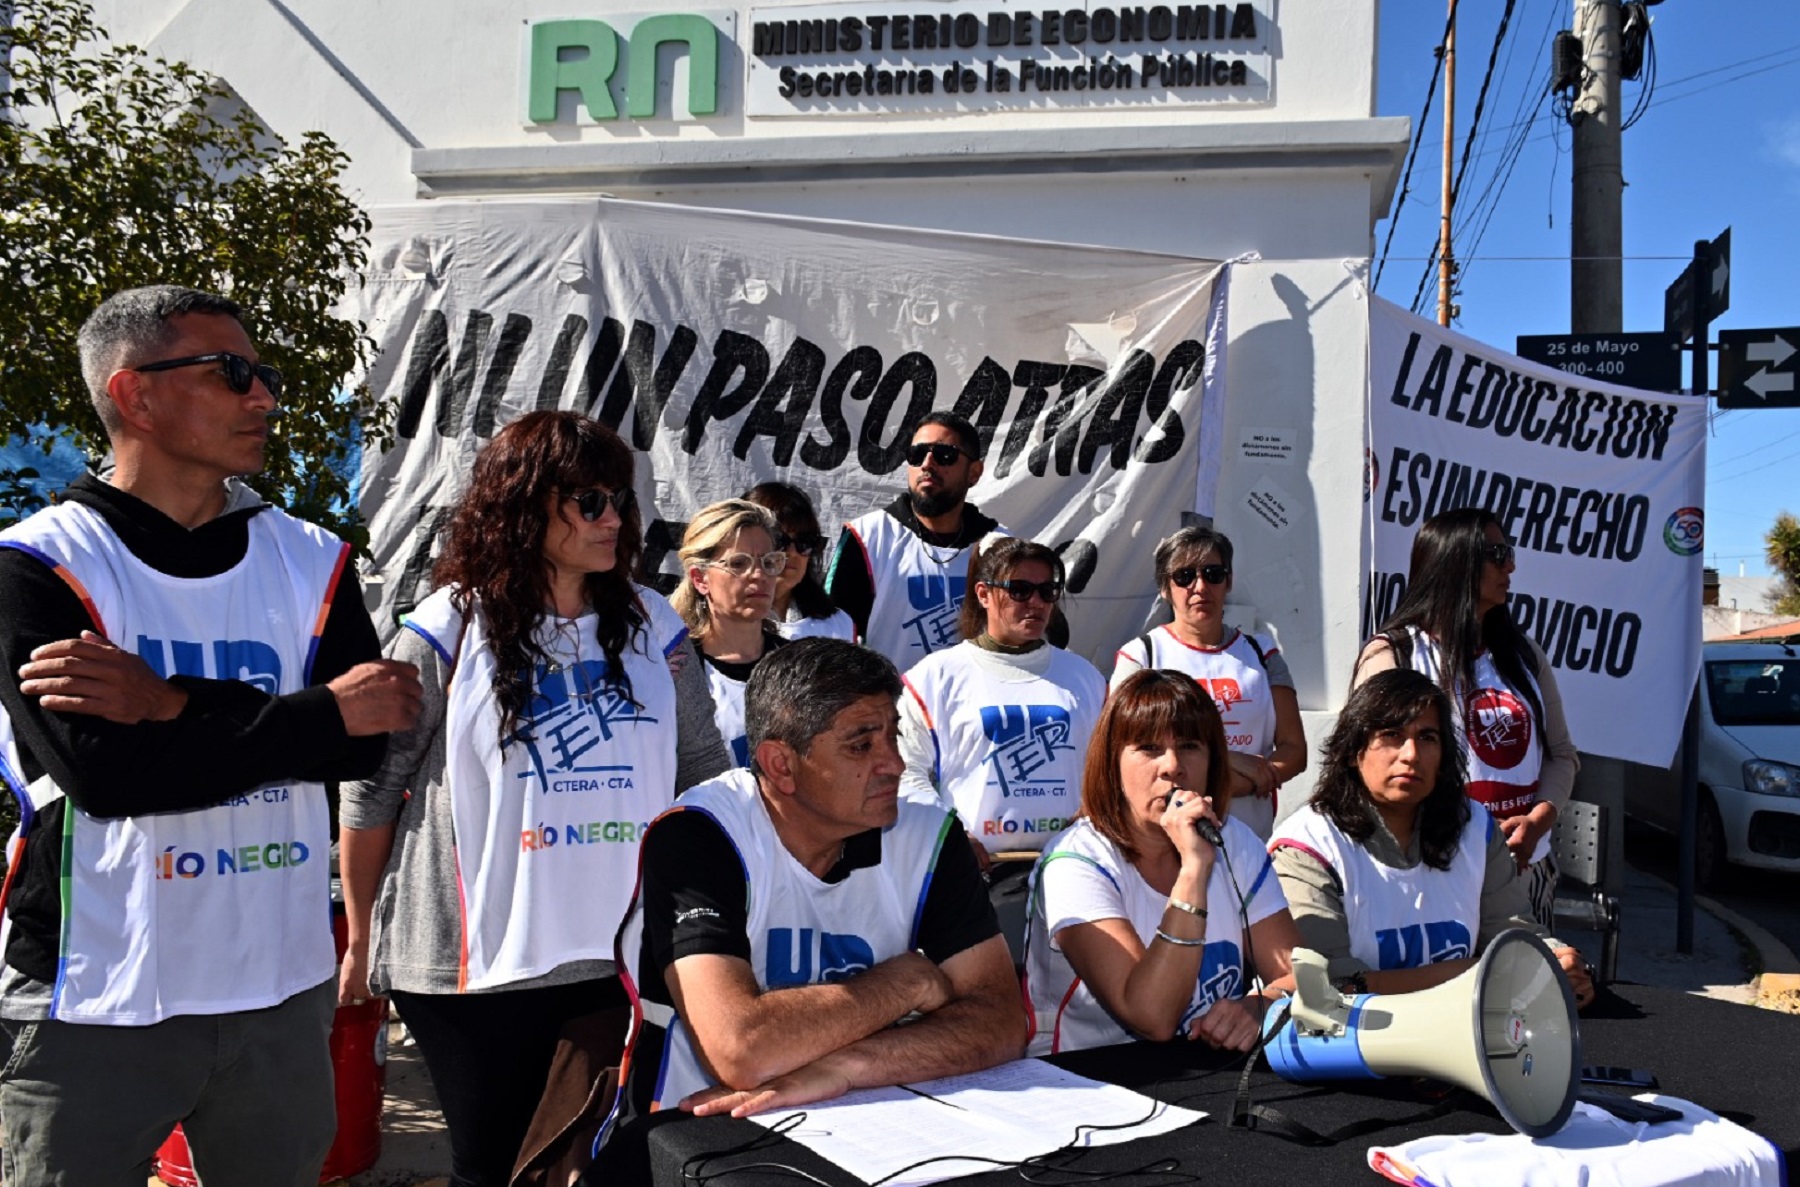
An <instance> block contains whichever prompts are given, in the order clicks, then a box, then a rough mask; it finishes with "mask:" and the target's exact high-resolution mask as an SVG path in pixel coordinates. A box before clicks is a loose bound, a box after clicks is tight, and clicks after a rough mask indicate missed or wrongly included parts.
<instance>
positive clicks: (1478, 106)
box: [1412, 0, 1518, 313]
mask: <svg viewBox="0 0 1800 1187" xmlns="http://www.w3.org/2000/svg"><path fill="white" fill-rule="evenodd" d="M1517 2H1518V0H1506V7H1505V8H1504V9H1502V10H1501V13H1500V24H1499V26H1498V27H1497V28H1496V29H1495V30H1494V44H1493V46H1492V48H1490V49H1489V50H1488V60H1487V69H1486V71H1485V72H1483V74H1482V76H1481V89H1480V90H1479V91H1477V92H1476V94H1475V113H1474V115H1473V116H1471V117H1470V120H1469V134H1468V136H1467V137H1465V138H1464V140H1463V151H1462V162H1461V164H1460V165H1458V166H1457V170H1456V177H1455V179H1454V180H1453V181H1452V182H1451V183H1450V211H1451V213H1452V215H1454V214H1455V212H1456V201H1457V198H1458V197H1459V196H1460V195H1461V193H1462V183H1463V175H1464V174H1466V173H1467V172H1468V171H1469V159H1470V157H1471V156H1472V155H1473V153H1474V150H1475V135H1476V133H1477V131H1479V130H1480V128H1481V114H1482V111H1483V109H1485V108H1486V106H1487V97H1488V87H1489V85H1490V84H1491V83H1492V82H1493V80H1494V67H1495V64H1496V63H1497V62H1498V61H1499V59H1500V47H1501V46H1502V45H1503V44H1505V42H1506V33H1507V30H1508V29H1509V28H1510V27H1511V25H1512V15H1513V9H1514V8H1515V7H1516V6H1517ZM1452 225H1454V224H1452ZM1445 246H1448V247H1449V249H1450V251H1451V252H1452V259H1454V258H1455V256H1454V253H1455V250H1456V234H1455V232H1454V231H1452V232H1451V235H1450V243H1449V244H1448V245H1445V244H1441V243H1440V244H1439V245H1438V248H1437V250H1436V251H1434V252H1433V253H1432V254H1433V255H1434V256H1436V257H1438V258H1437V259H1435V260H1434V261H1433V262H1432V263H1431V264H1428V265H1426V268H1425V274H1424V275H1423V276H1421V277H1420V278H1419V287H1418V289H1417V291H1415V292H1414V293H1413V304H1412V309H1413V312H1414V313H1417V312H1419V306H1420V302H1421V301H1422V300H1423V299H1424V296H1425V289H1426V286H1427V285H1429V284H1430V283H1431V274H1432V272H1433V271H1440V270H1441V265H1442V253H1443V251H1444V248H1445ZM1455 283H1456V275H1455V267H1454V265H1452V268H1451V284H1452V285H1454V284H1455Z"/></svg>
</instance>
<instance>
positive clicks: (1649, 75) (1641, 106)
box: [1619, 24, 1656, 132]
mask: <svg viewBox="0 0 1800 1187" xmlns="http://www.w3.org/2000/svg"><path fill="white" fill-rule="evenodd" d="M1642 74H1643V83H1642V85H1641V86H1639V87H1638V97H1637V102H1636V103H1635V104H1633V105H1632V108H1631V114H1630V115H1628V116H1626V117H1625V122H1624V123H1623V124H1621V125H1619V131H1620V132H1624V131H1626V130H1627V129H1629V128H1630V127H1631V125H1633V124H1635V123H1637V122H1638V121H1639V120H1640V119H1642V118H1644V113H1645V112H1646V111H1649V110H1650V104H1651V103H1652V102H1653V99H1652V96H1653V95H1655V94H1656V31H1655V26H1654V25H1649V24H1646V25H1645V26H1644V66H1643V71H1642Z"/></svg>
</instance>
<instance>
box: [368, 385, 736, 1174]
mask: <svg viewBox="0 0 1800 1187" xmlns="http://www.w3.org/2000/svg"><path fill="white" fill-rule="evenodd" d="M632 478H633V466H632V456H631V451H630V449H629V448H627V447H626V445H625V444H624V442H622V441H621V440H620V439H619V438H618V436H617V435H616V434H614V433H613V432H612V431H611V430H610V429H608V428H606V427H605V426H604V425H602V424H600V423H599V422H598V421H595V420H590V419H588V418H587V417H584V416H579V415H576V414H574V413H567V412H534V413H531V414H528V415H526V416H523V417H520V418H519V419H518V420H516V421H514V422H513V423H511V424H509V425H508V426H506V428H504V429H502V430H501V431H500V432H499V433H498V434H497V435H496V436H495V437H494V439H493V441H492V442H490V443H489V444H488V445H487V447H486V448H484V449H483V450H482V451H481V453H480V454H478V455H477V456H476V458H475V463H474V467H473V469H472V472H471V474H470V476H469V486H468V489H467V490H466V491H465V492H464V493H463V496H462V499H461V501H460V502H459V503H458V504H457V507H456V510H455V513H454V515H453V516H452V518H451V522H450V528H449V531H448V533H447V535H446V538H445V540H444V547H443V552H442V555H441V556H440V557H439V559H438V563H437V567H436V571H435V573H434V575H433V579H434V584H435V586H436V588H435V590H434V592H433V593H432V594H431V595H430V596H429V597H427V598H426V599H425V600H424V601H423V602H421V603H420V604H419V605H418V606H417V607H416V608H415V609H414V610H413V611H412V612H411V613H410V614H409V615H407V617H406V618H405V619H403V620H402V625H403V627H404V628H405V629H402V630H401V631H399V632H398V634H397V636H396V637H395V640H394V642H393V643H392V644H391V646H390V649H389V650H390V652H391V654H392V655H393V656H394V657H395V658H398V659H403V660H406V661H407V662H409V663H413V664H416V665H417V666H418V668H419V672H420V675H421V678H422V680H423V683H424V687H425V702H424V709H423V711H422V712H421V713H420V715H419V720H418V724H417V725H416V726H415V727H414V728H413V729H411V730H408V731H405V732H403V733H398V734H395V735H393V738H392V740H391V742H390V745H389V748H388V754H387V759H386V761H385V762H384V763H383V764H382V767H381V770H380V771H379V772H378V773H377V774H376V776H375V777H374V778H373V779H370V780H367V781H365V782H360V783H351V784H347V785H345V787H344V789H343V802H342V809H341V821H342V825H343V829H342V841H341V866H342V870H343V875H344V894H345V906H346V908H347V911H348V915H349V930H350V944H349V949H348V951H347V952H346V954H345V958H344V965H343V971H342V975H341V978H340V993H341V994H342V996H343V998H344V999H345V1000H354V999H357V998H362V997H366V996H367V995H368V994H369V993H370V992H371V990H373V991H374V992H378V993H388V994H390V995H391V996H392V997H393V999H394V1002H395V1004H396V1005H397V1006H398V1007H399V1010H400V1014H401V1016H402V1018H404V1019H405V1021H406V1023H407V1025H408V1026H409V1027H410V1028H411V1030H412V1033H413V1035H414V1037H415V1038H416V1039H417V1040H418V1043H419V1050H420V1053H421V1054H422V1055H423V1056H424V1057H425V1066H426V1068H427V1069H428V1070H429V1071H430V1073H431V1079H432V1084H433V1086H434V1087H435V1088H436V1090H437V1095H438V1099H439V1102H440V1104H441V1105H442V1108H443V1111H444V1120H445V1122H446V1124H447V1126H448V1129H449V1133H450V1152H451V1166H452V1177H451V1182H452V1183H453V1184H456V1185H457V1187H471V1185H475V1184H483V1185H485V1184H504V1183H506V1182H507V1181H508V1179H509V1178H510V1176H511V1174H512V1171H513V1167H514V1163H515V1161H516V1160H517V1159H518V1158H519V1156H520V1144H521V1142H522V1140H523V1139H524V1137H525V1135H526V1131H527V1127H528V1126H529V1125H530V1124H531V1122H532V1117H533V1113H534V1111H535V1110H536V1108H537V1104H538V1099H539V1097H540V1095H541V1094H542V1093H543V1091H544V1086H545V1079H546V1076H547V1074H548V1072H549V1070H550V1066H551V1059H552V1055H553V1053H554V1051H555V1047H556V1043H557V1041H558V1035H559V1032H560V1031H561V1030H562V1028H563V1027H564V1025H565V1024H568V1023H571V1022H575V1021H576V1020H579V1019H583V1018H588V1017H589V1016H591V1015H595V1014H599V1013H601V1012H603V1011H609V1010H610V1011H613V1013H614V1014H619V1011H618V1010H617V1007H619V1006H622V1005H623V1004H624V1003H625V1000H626V997H625V994H624V992H623V991H622V989H621V987H620V983H619V980H618V977H617V976H616V974H615V970H614V968H613V960H612V957H613V939H614V934H615V932H616V931H617V929H618V924H619V921H620V919H621V918H622V917H623V916H624V914H625V908H626V905H627V901H628V899H629V896H630V894H631V888H632V886H633V884H634V880H635V876H636V861H637V845H636V840H637V834H638V832H639V831H640V829H641V827H642V824H643V822H645V821H648V820H650V819H652V818H654V817H655V815H656V814H657V813H658V812H659V811H661V810H662V809H663V808H664V807H666V806H667V805H668V804H669V803H670V802H672V801H673V800H674V798H675V795H676V793H677V792H679V791H681V790H683V789H685V788H687V787H689V786H692V785H694V784H696V783H699V782H702V781H704V780H706V779H708V778H711V777H712V776H714V775H717V774H719V773H720V772H722V771H724V770H726V769H728V767H729V762H728V761H727V759H726V756H725V751H724V747H723V746H721V745H720V742H719V736H718V731H717V730H716V729H715V728H714V726H713V722H712V715H711V712H710V705H711V702H710V698H709V697H708V696H707V695H706V680H705V677H704V675H703V674H702V669H701V667H700V665H699V663H698V662H697V661H696V660H695V659H694V654H693V647H692V645H691V644H690V643H689V642H688V637H687V628H686V626H685V625H684V624H683V623H682V621H681V619H680V617H679V616H678V615H676V613H675V612H674V610H673V609H671V608H670V606H669V604H668V603H667V602H666V601H665V600H663V598H662V597H661V596H659V595H658V594H656V593H655V592H654V591H652V590H650V589H647V588H645V587H644V586H641V585H638V584H637V583H636V582H634V581H633V580H632V577H631V574H632V572H633V570H634V568H635V567H636V565H637V561H638V558H639V556H640V554H641V550H642V541H643V536H642V527H641V524H640V520H639V517H638V512H637V507H636V502H635V498H634V496H633V493H632ZM620 1017H621V1020H622V1015H620ZM620 1037H621V1038H622V1034H621V1036H620Z"/></svg>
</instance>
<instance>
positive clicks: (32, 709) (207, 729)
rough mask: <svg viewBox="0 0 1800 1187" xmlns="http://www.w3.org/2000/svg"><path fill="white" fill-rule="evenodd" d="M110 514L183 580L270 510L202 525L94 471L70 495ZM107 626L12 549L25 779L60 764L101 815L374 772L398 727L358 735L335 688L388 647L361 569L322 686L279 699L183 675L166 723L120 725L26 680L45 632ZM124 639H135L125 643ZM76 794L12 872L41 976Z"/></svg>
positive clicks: (8, 693) (328, 648) (26, 949)
mask: <svg viewBox="0 0 1800 1187" xmlns="http://www.w3.org/2000/svg"><path fill="white" fill-rule="evenodd" d="M63 498H64V499H65V500H66V501H68V502H75V503H80V504H82V505H83V506H85V507H88V508H89V509H91V510H93V511H95V512H97V513H98V514H99V515H100V516H101V518H103V519H104V520H105V521H106V523H107V526H109V527H110V528H111V529H112V530H113V531H114V532H115V533H116V534H117V535H118V537H119V540H120V542H121V543H123V544H124V545H125V547H126V548H128V549H129V550H130V551H131V553H132V555H134V556H135V557H137V558H138V559H139V560H141V561H143V562H144V563H145V564H147V565H149V566H150V567H152V568H154V569H156V570H158V571H159V572H163V573H167V574H169V575H171V576H175V577H185V578H198V577H212V576H216V575H218V574H220V573H223V572H225V571H226V570H228V569H230V568H231V567H232V566H234V565H236V564H237V563H238V562H239V561H241V560H242V559H243V557H244V553H245V552H246V551H247V549H248V548H249V542H250V535H249V526H248V525H249V522H250V520H251V519H252V518H254V517H255V516H256V515H259V514H261V513H262V512H263V511H265V510H267V508H266V507H263V506H257V507H248V508H243V509H241V510H238V511H233V512H231V513H229V514H226V515H221V516H220V517H218V518H217V519H214V520H211V521H210V522H208V523H205V524H202V525H200V526H199V527H197V528H194V529H192V530H189V529H187V528H184V527H182V526H181V525H180V524H178V523H176V522H175V521H174V520H172V519H170V518H169V517H168V516H166V515H164V514H162V512H160V511H158V510H156V508H154V507H152V506H150V505H149V504H148V503H145V502H143V501H142V500H141V499H137V498H134V497H132V496H131V495H128V494H126V493H125V492H124V491H121V490H119V489H117V488H115V487H112V486H108V485H106V484H105V483H103V482H101V481H99V480H98V479H96V478H94V477H93V476H91V475H87V476H83V477H81V478H79V479H77V480H76V481H75V482H74V483H72V484H71V485H70V486H69V488H68V490H67V491H65V492H64V493H63ZM93 629H95V624H94V621H93V619H92V618H91V617H90V616H89V614H88V612H87V609H86V608H85V607H84V606H83V605H82V602H81V600H80V598H78V597H77V596H76V595H75V593H74V592H73V591H72V590H71V589H70V588H69V587H68V586H67V585H65V584H64V583H63V581H62V579H61V578H59V577H58V576H56V574H55V573H54V572H52V571H51V569H50V568H49V567H48V566H46V565H45V564H44V563H43V562H42V561H40V560H38V559H37V558H36V557H34V556H32V555H30V554H28V553H25V552H21V551H19V550H18V549H13V548H0V709H4V711H5V712H6V715H7V717H8V718H9V719H10V720H11V721H12V724H13V729H14V732H15V733H16V735H17V737H18V741H19V748H20V752H21V753H20V758H21V761H22V762H23V764H24V768H25V769H24V770H22V771H20V772H18V774H19V775H20V776H22V777H23V778H24V780H25V781H26V782H28V783H29V782H31V781H33V780H35V779H37V778H38V777H39V776H41V775H43V774H45V773H48V774H49V775H50V776H51V777H52V778H53V779H54V780H55V781H56V783H57V785H58V786H59V787H61V788H62V790H63V792H64V794H65V795H66V796H67V797H68V800H67V802H70V803H73V804H75V806H76V807H78V808H80V809H81V810H82V811H84V812H86V813H88V814H89V815H91V816H97V817H117V816H134V815H142V814H146V813H151V812H175V811H182V810H184V809H192V808H203V807H207V806H210V805H212V804H216V803H218V802H219V801H220V800H222V799H224V798H225V797H227V796H231V795H237V794H239V793H241V792H244V791H248V790H249V789H251V788H253V787H256V786H259V785H260V784H263V783H268V782H272V781H275V780H280V779H302V780H308V781H336V780H343V779H354V778H360V777H363V776H366V775H370V774H373V773H374V771H375V768H376V767H377V766H378V765H379V764H380V762H381V758H382V755H383V753H384V752H385V750H386V747H387V737H386V735H376V736H374V737H368V738H352V737H350V736H349V735H348V734H347V733H345V731H344V721H343V717H342V716H341V715H340V714H339V713H338V709H337V701H336V698H335V697H333V695H332V694H331V691H330V690H329V689H327V688H325V687H324V685H325V684H327V683H328V682H330V681H331V680H333V679H335V678H337V677H338V676H340V675H342V674H343V673H344V672H346V671H348V670H349V669H351V668H353V667H355V666H356V665H357V664H359V663H363V662H365V661H367V660H372V659H378V658H380V655H381V644H380V641H379V639H377V638H376V635H375V627H374V625H373V624H372V623H371V622H370V621H369V616H368V613H367V612H366V611H365V610H364V609H363V603H362V591H361V589H360V587H359V584H358V582H357V581H356V578H355V575H354V574H352V573H348V572H346V573H345V574H344V576H343V578H342V583H341V584H340V586H339V588H338V592H337V596H336V597H335V598H334V599H333V601H332V605H331V613H330V616H329V617H328V618H327V619H326V623H325V630H324V632H323V634H321V636H320V638H319V649H318V652H317V654H316V656H315V658H314V660H313V672H312V678H313V681H314V684H313V686H312V687H310V688H306V689H302V690H301V691H299V692H294V693H289V694H286V695H284V696H270V695H269V694H267V693H264V692H262V691H260V690H258V689H257V688H255V687H253V686H251V685H249V684H244V683H241V682H239V681H235V680H208V679H204V678H200V677H191V676H176V677H173V678H172V680H171V683H174V684H176V685H178V686H180V688H181V689H182V690H183V691H184V692H186V693H187V694H188V702H187V707H186V708H185V709H183V710H182V712H181V714H180V716H178V717H177V718H176V719H175V720H173V721H167V722H142V723H139V724H137V725H118V724H115V723H113V722H110V721H105V720H102V719H101V718H98V717H91V716H86V715H81V714H73V713H51V712H45V711H44V710H43V709H42V708H41V707H40V706H39V704H38V701H37V698H36V697H28V696H25V695H24V694H22V693H21V692H20V691H19V678H18V671H19V668H20V667H21V666H22V665H23V664H25V663H26V662H27V661H28V660H29V658H30V656H31V652H32V651H33V650H34V649H35V648H38V647H41V646H43V645H44V644H46V643H53V642H56V641H57V640H60V639H69V638H74V637H76V636H77V635H79V634H80V633H81V632H82V631H84V630H93ZM114 642H117V643H120V644H121V645H122V646H123V645H127V643H126V641H124V640H114ZM63 806H64V801H62V800H58V801H56V802H54V803H52V804H51V805H50V806H49V808H48V809H47V810H46V811H44V812H43V813H41V814H40V815H39V816H38V817H37V819H36V820H35V821H34V822H33V825H32V829H31V832H30V834H29V835H28V836H27V838H26V844H25V850H24V854H23V856H22V857H21V859H20V869H19V870H18V871H17V873H16V875H14V874H11V873H10V872H9V876H10V877H12V880H13V888H12V892H11V895H10V898H9V900H8V903H7V910H8V913H9V914H10V915H11V917H12V922H13V931H12V933H11V936H10V938H9V940H8V942H7V947H6V962H7V964H9V965H11V966H12V967H14V968H16V969H19V970H20V971H21V972H24V973H25V974H27V975H28V976H30V977H33V978H35V979H37V980H42V981H48V980H52V979H54V978H55V975H56V957H57V938H58V935H59V934H60V931H61V923H62V908H61V899H60V895H59V892H58V891H59V885H58V884H59V880H60V875H61V838H62V831H63V830H62V818H63Z"/></svg>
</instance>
